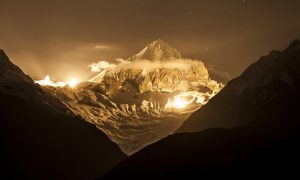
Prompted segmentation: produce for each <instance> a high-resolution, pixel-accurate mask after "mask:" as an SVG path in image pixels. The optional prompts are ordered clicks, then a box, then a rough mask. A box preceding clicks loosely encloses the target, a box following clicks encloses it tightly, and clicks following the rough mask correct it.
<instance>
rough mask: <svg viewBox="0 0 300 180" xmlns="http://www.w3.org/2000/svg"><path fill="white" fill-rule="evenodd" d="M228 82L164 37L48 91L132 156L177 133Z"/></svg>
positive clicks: (47, 88) (49, 88)
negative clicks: (83, 77)
mask: <svg viewBox="0 0 300 180" xmlns="http://www.w3.org/2000/svg"><path fill="white" fill-rule="evenodd" d="M223 86H224V85H223V84H222V83H220V82H217V81H215V80H212V79H211V78H210V76H209V72H208V70H207V68H206V67H205V65H204V63H203V62H202V61H200V60H192V59H188V58H183V57H182V56H181V54H180V52H179V51H178V50H176V49H175V48H173V47H171V46H170V45H169V44H168V43H166V42H164V41H162V40H160V39H159V40H157V41H154V42H152V43H151V44H149V45H148V46H146V47H145V48H144V49H143V50H141V51H140V52H139V53H137V54H136V55H134V56H132V57H130V58H128V59H126V60H120V61H119V64H115V65H114V66H112V67H110V68H105V69H101V71H100V72H99V74H97V75H96V76H95V77H94V78H92V79H91V80H90V81H86V82H83V83H81V84H79V85H78V86H77V87H76V88H74V89H71V88H69V87H47V86H44V89H46V90H47V91H48V92H50V93H51V94H53V95H54V96H56V97H57V98H58V99H60V101H61V102H62V103H64V104H65V105H66V106H67V107H68V108H69V109H70V110H71V111H72V112H73V113H74V114H76V115H79V116H81V117H82V118H83V119H85V120H86V121H88V122H90V123H92V124H95V125H96V126H97V127H98V128H99V129H101V130H102V131H103V132H105V133H106V134H107V135H108V137H109V138H110V139H111V140H112V141H114V142H115V143H116V144H118V145H119V147H120V148H121V149H122V150H123V152H125V153H127V154H132V153H134V152H136V151H138V150H140V149H141V148H143V147H145V146H146V145H148V144H151V143H153V142H155V141H157V140H159V139H161V138H163V137H165V136H167V135H169V134H172V133H173V132H174V131H175V130H176V129H177V128H178V127H179V126H180V125H181V124H182V122H183V121H184V120H186V119H187V117H188V116H189V115H190V114H191V113H192V112H194V111H196V110H197V109H199V108H201V106H203V105H204V104H206V103H207V102H208V101H209V99H210V98H211V97H213V96H214V95H215V94H217V93H218V92H219V91H220V90H221V89H222V88H223Z"/></svg>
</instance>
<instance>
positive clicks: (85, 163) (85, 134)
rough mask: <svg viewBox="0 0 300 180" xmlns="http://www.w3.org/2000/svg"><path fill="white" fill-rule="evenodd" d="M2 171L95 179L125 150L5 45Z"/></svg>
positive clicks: (0, 104)
mask: <svg viewBox="0 0 300 180" xmlns="http://www.w3.org/2000/svg"><path fill="white" fill-rule="evenodd" d="M0 100H1V101H0V127H1V131H0V135H1V136H0V138H1V144H2V147H1V157H0V158H1V167H2V168H1V177H2V178H8V179H15V178H17V179H93V178H95V177H97V176H100V175H101V174H103V173H104V172H106V171H108V170H109V169H110V168H111V167H113V166H114V165H115V164H116V163H118V162H119V161H121V160H122V159H124V158H125V157H126V156H125V155H124V154H123V153H122V152H121V151H120V150H119V148H118V147H117V145H115V144H114V143H112V142H111V141H110V140H109V138H107V137H106V135H105V134H104V133H102V132H101V131H99V130H98V129H97V128H96V127H95V126H94V125H92V124H89V123H87V122H85V121H84V120H82V119H80V118H78V117H75V116H74V115H73V114H72V113H71V112H70V111H68V110H67V108H66V107H65V106H64V105H63V104H62V103H60V101H59V100H57V99H56V98H54V97H53V96H51V95H50V94H48V93H47V92H44V91H43V90H42V89H41V88H40V87H39V86H38V85H36V84H34V83H33V81H32V80H31V78H30V77H29V76H27V75H25V74H24V73H23V72H22V70H20V68H18V67H17V66H16V65H14V64H12V63H11V62H10V61H9V59H8V57H7V56H6V55H5V53H4V51H3V50H0Z"/></svg>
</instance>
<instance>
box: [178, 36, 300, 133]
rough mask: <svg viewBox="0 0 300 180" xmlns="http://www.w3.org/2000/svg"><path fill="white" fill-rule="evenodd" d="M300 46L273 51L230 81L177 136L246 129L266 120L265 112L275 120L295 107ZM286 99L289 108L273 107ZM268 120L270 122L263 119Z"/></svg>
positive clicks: (296, 41) (298, 77)
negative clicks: (207, 129)
mask: <svg viewBox="0 0 300 180" xmlns="http://www.w3.org/2000/svg"><path fill="white" fill-rule="evenodd" d="M299 46H300V42H299V41H298V40H295V41H294V42H293V43H291V45H290V46H289V47H288V48H287V49H286V50H284V51H282V52H279V51H272V52H271V53H270V54H269V55H267V56H264V57H262V58H261V59H260V60H258V61H257V62H256V63H254V64H252V65H251V66H250V67H249V68H247V69H246V70H245V72H244V73H243V74H242V75H241V76H239V77H237V78H236V79H234V80H232V81H230V82H229V83H228V84H227V86H226V87H225V88H224V89H223V90H222V91H221V92H220V93H219V94H218V95H216V96H215V97H214V98H213V99H212V100H211V101H210V102H209V103H208V104H207V105H206V106H204V107H203V108H202V109H201V111H198V112H195V113H194V114H193V115H191V116H190V117H189V118H188V119H187V120H186V121H185V122H184V123H183V125H182V126H181V127H180V128H179V129H178V130H177V132H194V131H200V130H203V129H206V128H210V127H224V128H231V127H235V126H241V125H246V124H248V123H251V122H252V121H254V120H255V119H260V118H261V116H266V114H267V112H264V111H267V110H270V111H273V115H274V116H276V114H277V113H281V110H280V109H281V107H284V106H286V105H290V104H289V103H291V102H293V101H296V102H297V103H298V101H299V95H298V91H299V86H300V85H299V79H300V72H299V70H298V69H299V67H300V62H299V58H300V55H299V54H300V50H299ZM285 96H288V97H289V99H287V101H288V102H287V103H288V104H280V106H279V104H276V101H277V100H278V98H280V97H285ZM293 97H295V98H293ZM296 102H295V103H296ZM278 103H279V102H278ZM266 108H267V109H266ZM270 114H272V113H271V112H270ZM268 120H272V119H270V118H268V117H266V118H265V119H264V121H268Z"/></svg>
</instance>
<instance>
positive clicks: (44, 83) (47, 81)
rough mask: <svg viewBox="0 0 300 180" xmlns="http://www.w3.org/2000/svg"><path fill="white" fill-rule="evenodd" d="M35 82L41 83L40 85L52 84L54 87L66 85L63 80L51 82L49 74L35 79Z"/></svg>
mask: <svg viewBox="0 0 300 180" xmlns="http://www.w3.org/2000/svg"><path fill="white" fill-rule="evenodd" d="M35 83H37V84H39V85H41V86H54V87H63V86H65V85H66V83H64V82H53V81H51V79H50V76H49V75H46V77H45V78H44V79H42V80H38V81H35Z"/></svg>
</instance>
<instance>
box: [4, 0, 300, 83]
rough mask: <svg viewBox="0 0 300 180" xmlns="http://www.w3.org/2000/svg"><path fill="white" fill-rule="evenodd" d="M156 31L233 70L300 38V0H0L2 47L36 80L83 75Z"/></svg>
mask: <svg viewBox="0 0 300 180" xmlns="http://www.w3.org/2000/svg"><path fill="white" fill-rule="evenodd" d="M158 38H161V39H162V40H164V41H166V42H168V43H169V44H171V45H172V46H174V47H175V48H177V49H178V50H179V51H180V52H181V53H182V54H183V56H185V57H187V58H197V59H201V60H203V61H204V62H205V63H209V64H212V65H215V66H216V67H217V68H218V69H220V70H224V71H227V72H229V73H230V75H231V76H232V77H235V76H237V75H239V74H240V73H241V72H242V71H243V70H244V69H245V68H246V67H247V66H248V65H249V64H251V63H252V62H254V61H256V60H257V59H258V58H259V57H260V56H262V55H265V54H266V53H268V52H269V51H270V50H272V49H283V48H285V47H286V46H287V45H288V44H289V43H290V42H291V41H292V40H293V39H295V38H300V1H299V0H298V1H297V0H281V1H280V0H278V1H277V0H273V1H271V0H218V1H217V0H140V1H138V0H119V1H117V0H107V1H106V0H61V1H58V0H48V1H45V0H26V1H25V0H23V1H21V0H0V48H1V49H4V50H5V51H6V53H7V54H8V55H9V57H10V58H11V60H12V61H13V62H14V63H15V64H17V65H18V66H20V67H21V68H22V69H23V70H24V71H25V72H26V73H27V74H29V75H31V76H32V77H33V78H35V79H41V78H43V77H44V76H45V75H46V74H50V75H51V76H52V77H53V78H54V79H58V80H65V79H66V78H69V76H77V77H78V76H80V77H81V78H84V76H85V74H86V73H87V72H89V68H88V65H89V64H90V63H92V62H97V61H100V60H109V61H111V60H113V59H114V58H118V57H122V58H127V57H129V56H131V55H134V54H135V53H137V52H138V51H139V50H140V49H142V48H143V47H144V46H146V45H147V44H149V43H150V42H152V41H154V40H156V39H158Z"/></svg>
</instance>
